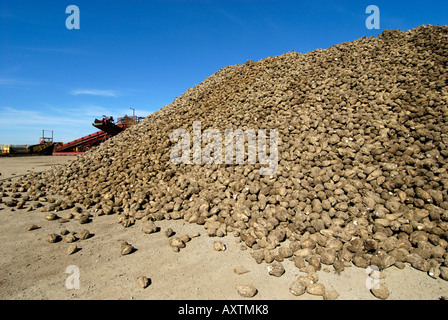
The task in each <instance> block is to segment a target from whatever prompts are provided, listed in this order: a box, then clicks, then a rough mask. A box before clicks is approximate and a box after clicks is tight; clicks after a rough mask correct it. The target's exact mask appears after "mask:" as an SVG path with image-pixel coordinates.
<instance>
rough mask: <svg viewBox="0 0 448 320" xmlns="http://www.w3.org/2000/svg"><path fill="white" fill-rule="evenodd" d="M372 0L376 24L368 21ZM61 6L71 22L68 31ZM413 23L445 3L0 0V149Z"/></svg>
mask: <svg viewBox="0 0 448 320" xmlns="http://www.w3.org/2000/svg"><path fill="white" fill-rule="evenodd" d="M372 4H373V5H377V7H378V8H379V9H380V29H379V30H377V29H368V28H367V27H366V19H367V18H368V17H369V15H370V14H367V13H366V8H367V7H368V6H369V5H372ZM69 5H76V6H77V7H78V8H79V13H80V15H79V22H80V25H79V27H80V28H79V29H67V27H66V20H67V18H69V16H70V13H66V8H67V6H69ZM69 20H70V21H71V22H74V20H71V19H69ZM422 24H433V25H436V24H438V25H447V24H448V1H446V0H443V1H431V0H426V1H396V0H394V1H392V0H389V1H377V0H369V1H364V0H356V1H327V0H324V1H319V0H315V1H311V0H306V1H300V0H296V1H289V0H285V1H282V0H277V1H275V0H258V1H257V0H239V1H238V0H226V1H213V0H209V1H206V0H191V1H187V0H183V1H182V0H165V1H162V0H141V1H137V0H126V1H125V0H101V1H100V0H88V1H87V0H53V1H48V0H39V1H36V0H1V1H0V144H35V143H38V142H39V137H40V136H41V135H42V130H43V129H45V130H53V131H54V137H55V141H61V142H68V141H71V140H74V139H77V138H80V137H82V136H84V135H87V134H90V133H93V132H95V131H97V130H96V128H94V127H93V126H92V122H93V121H94V119H95V118H101V117H102V115H108V116H110V115H111V116H113V117H114V118H117V117H120V116H123V115H125V114H127V115H132V110H131V109H130V108H134V109H135V110H136V114H137V115H138V116H147V115H148V114H150V113H152V112H154V111H156V110H158V109H160V108H161V107H163V106H164V105H167V104H169V103H171V102H172V101H173V100H174V98H175V97H177V96H180V95H181V94H182V93H183V92H185V91H186V90H187V89H188V88H191V87H194V86H195V85H196V84H199V83H200V82H202V81H203V80H204V79H205V78H206V77H208V76H210V75H212V74H213V73H214V72H216V71H218V70H219V69H221V68H223V67H225V66H227V65H234V64H241V63H244V62H246V61H247V60H254V61H258V60H260V59H263V58H266V57H268V56H275V55H280V54H283V53H285V52H289V51H297V52H301V53H306V52H309V51H312V50H314V49H317V48H322V49H325V48H328V47H330V46H332V45H335V44H337V43H340V42H347V41H353V40H355V39H358V38H361V37H362V36H371V35H374V36H377V35H378V34H379V33H381V32H382V31H384V30H385V29H401V30H408V29H411V28H415V27H417V26H419V25H422Z"/></svg>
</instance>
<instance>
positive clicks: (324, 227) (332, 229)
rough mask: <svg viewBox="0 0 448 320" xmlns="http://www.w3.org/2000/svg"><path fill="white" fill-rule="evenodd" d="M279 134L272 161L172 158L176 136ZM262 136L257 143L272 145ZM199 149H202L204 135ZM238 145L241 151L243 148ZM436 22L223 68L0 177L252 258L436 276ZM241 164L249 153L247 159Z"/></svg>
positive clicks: (442, 31)
mask: <svg viewBox="0 0 448 320" xmlns="http://www.w3.org/2000/svg"><path fill="white" fill-rule="evenodd" d="M194 121H200V122H201V129H202V130H206V129H208V128H213V129H218V130H220V132H222V134H223V136H224V131H225V130H226V129H242V130H246V129H254V130H255V131H257V130H258V129H266V130H267V132H269V130H272V129H276V130H278V167H277V170H276V172H275V174H272V175H261V174H260V168H261V167H262V166H263V165H262V164H260V163H255V164H249V163H247V161H246V162H245V163H244V164H225V163H223V164H193V163H191V164H177V165H176V164H174V163H173V162H172V161H171V159H170V154H171V149H172V148H173V146H174V145H175V142H174V141H171V139H170V135H171V133H172V132H173V131H174V130H176V129H179V128H183V129H186V130H187V131H188V132H189V133H192V129H193V122H194ZM268 141H269V140H268ZM202 144H203V147H205V146H206V145H207V143H206V142H205V141H202ZM246 144H247V143H246ZM447 147H448V27H446V26H430V25H424V26H420V27H418V28H415V29H412V30H408V31H400V30H386V31H384V32H383V33H382V34H380V35H379V36H378V37H370V38H367V37H363V38H361V39H358V40H355V41H353V42H347V43H341V44H338V45H335V46H332V47H330V48H328V49H325V50H321V49H317V50H314V51H312V52H309V53H307V54H300V53H297V52H289V53H285V54H283V55H280V56H276V57H268V58H265V59H263V60H260V61H258V62H253V61H248V62H246V63H244V64H242V65H235V66H228V67H225V68H223V69H221V70H219V71H218V72H216V73H215V74H213V75H212V76H210V77H208V78H206V79H205V80H204V81H203V82H202V83H201V84H199V85H196V86H195V87H194V88H191V89H188V90H187V91H186V92H185V93H184V94H183V95H181V96H180V97H177V98H176V99H175V100H174V101H173V102H172V103H171V104H169V105H167V106H165V107H163V108H161V109H160V110H159V111H157V112H155V113H154V114H151V115H149V116H148V117H147V118H146V119H145V120H144V121H142V122H141V123H139V124H138V125H135V126H133V127H131V128H130V129H128V130H126V131H124V132H123V133H121V134H119V135H118V136H116V137H113V138H111V139H109V140H108V141H106V142H104V143H103V144H101V145H100V146H98V147H96V148H95V149H92V150H91V151H89V152H87V153H85V154H84V155H83V156H81V157H79V158H78V159H77V160H75V161H73V162H71V163H69V164H67V165H65V166H60V167H55V168H53V169H51V170H49V171H47V172H43V173H40V174H33V175H30V176H28V177H26V178H22V179H21V180H19V181H18V182H14V183H11V185H10V187H11V188H13V189H14V190H16V191H17V190H19V189H20V191H22V192H26V193H27V194H28V197H27V198H28V199H29V200H33V199H34V200H36V199H39V198H41V197H42V196H49V195H59V196H60V200H59V201H55V202H53V203H51V204H49V206H50V207H49V208H50V210H62V209H66V208H69V207H73V206H82V207H83V208H84V210H85V212H89V211H90V212H91V213H92V219H93V222H94V220H95V219H96V218H97V216H99V215H101V214H106V215H108V214H116V215H118V216H119V217H120V218H119V220H120V221H121V222H123V221H131V223H127V226H129V225H130V226H131V227H132V225H135V226H137V227H138V224H144V223H145V221H157V220H161V219H184V220H185V221H188V222H190V223H197V224H199V225H203V227H204V228H205V232H206V233H207V234H208V235H209V236H217V237H222V236H225V235H234V236H236V237H240V239H241V241H242V243H244V245H245V246H247V247H249V248H250V249H249V252H250V253H251V254H252V256H253V257H254V258H255V259H256V260H257V262H258V263H262V262H263V261H264V262H266V263H271V262H273V261H274V260H277V261H282V260H283V259H292V260H293V261H294V262H295V264H296V265H297V266H298V267H303V266H305V265H312V266H313V267H315V268H316V269H319V268H320V267H321V265H322V264H324V265H328V266H333V267H334V269H336V271H338V272H339V271H342V270H343V269H344V267H346V266H347V265H348V264H351V263H353V264H354V265H356V266H358V267H362V268H366V267H368V266H371V265H375V266H377V267H378V268H379V269H380V270H382V269H385V268H388V267H391V266H395V267H398V268H403V267H405V265H406V263H409V264H410V265H411V266H412V267H413V268H415V269H418V270H421V271H424V272H427V273H428V274H429V275H430V276H432V277H434V278H439V277H441V278H443V279H445V280H448V254H447V250H448V249H447V248H448V193H447V191H448V171H447V170H448V161H447V159H448V149H447ZM246 156H247V154H246Z"/></svg>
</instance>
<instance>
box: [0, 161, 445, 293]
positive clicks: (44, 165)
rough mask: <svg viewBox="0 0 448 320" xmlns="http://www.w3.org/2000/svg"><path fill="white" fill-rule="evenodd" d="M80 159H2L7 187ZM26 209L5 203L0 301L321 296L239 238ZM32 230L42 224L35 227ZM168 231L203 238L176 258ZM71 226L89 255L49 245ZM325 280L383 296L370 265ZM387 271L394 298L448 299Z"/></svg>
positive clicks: (434, 286) (435, 288)
mask: <svg viewBox="0 0 448 320" xmlns="http://www.w3.org/2000/svg"><path fill="white" fill-rule="evenodd" d="M74 158H75V157H71V156H70V157H67V156H65V157H56V156H41V157H18V158H0V173H1V175H0V183H2V182H3V185H4V184H5V183H7V180H8V179H10V178H12V181H14V180H15V179H17V177H19V176H21V175H23V174H26V173H27V172H29V171H42V170H46V169H48V168H49V167H51V166H52V165H56V164H61V163H64V162H67V161H70V160H72V159H74ZM7 193H8V192H7ZM7 199H8V198H7V197H5V198H3V201H5V200H7ZM27 206H28V205H27ZM25 209H26V207H25V208H24V209H20V210H17V209H11V208H8V207H6V206H5V204H4V203H2V204H0V243H1V246H0V299H4V300H15V299H25V300H29V299H51V300H52V299H64V300H70V299H75V300H77V299H125V300H126V299H164V300H170V299H180V300H184V299H189V300H191V299H193V300H196V299H197V300H217V299H223V300H235V299H238V300H240V299H244V298H242V297H241V296H239V294H238V293H237V292H236V290H235V286H236V285H237V284H252V285H254V286H255V287H256V288H257V289H258V293H257V295H256V296H255V297H253V298H251V299H250V300H259V299H263V300H274V299H275V300H277V299H288V300H311V299H313V300H321V299H322V297H321V296H313V295H310V294H308V293H305V294H304V295H302V296H299V297H296V296H294V295H292V294H291V293H290V292H289V290H288V289H289V286H290V285H291V283H293V282H294V281H295V280H296V279H297V277H298V276H300V275H305V274H304V273H302V272H300V271H299V269H297V268H296V267H295V266H294V264H293V262H292V261H289V260H285V261H283V265H284V267H285V269H286V272H285V274H284V275H282V276H281V277H278V278H277V277H273V276H270V275H269V274H268V272H267V269H266V267H267V264H266V263H262V264H257V263H256V262H255V260H254V259H253V258H252V257H251V256H250V251H249V250H242V246H241V243H239V242H238V241H237V238H235V237H234V236H232V235H228V236H226V237H223V238H211V237H208V236H207V235H206V233H205V232H204V229H203V228H202V227H201V226H198V225H195V224H188V223H186V222H184V221H180V220H176V221H174V220H169V221H160V222H156V224H157V226H158V227H159V228H160V231H159V232H156V233H153V234H149V235H148V234H144V233H143V232H142V231H141V222H140V221H137V222H136V223H135V224H134V225H132V226H131V227H128V228H124V227H123V226H122V225H121V224H118V223H117V221H116V219H117V218H116V216H114V215H109V216H96V217H93V220H92V222H90V223H87V224H82V225H81V224H80V223H79V222H78V221H76V220H70V221H69V222H67V223H59V222H58V221H57V220H56V221H47V220H45V219H44V215H45V214H44V213H42V212H40V211H39V210H33V211H29V212H27V211H26V210H25ZM63 214H64V212H59V213H58V215H63ZM30 224H36V225H38V226H39V227H40V228H39V229H36V230H33V231H26V228H27V226H28V225H30ZM167 228H172V229H173V230H174V231H175V232H176V234H177V235H179V236H181V235H183V234H188V235H193V234H194V233H195V232H199V233H201V235H200V236H199V237H196V238H193V239H192V240H191V241H190V242H188V243H187V245H186V248H184V249H181V251H180V252H178V253H176V252H174V251H172V249H171V247H170V246H169V245H168V238H167V237H166V236H165V230H166V229H167ZM63 229H67V230H69V231H81V230H82V229H87V230H89V232H90V233H92V234H93V236H92V237H90V238H89V239H86V240H78V241H77V242H75V243H74V244H76V245H77V246H78V247H79V248H80V250H79V251H78V252H76V253H74V254H72V255H68V254H67V248H68V246H69V245H70V244H68V243H66V242H65V241H60V242H57V243H48V242H47V241H46V240H45V238H46V236H47V235H48V234H50V233H60V232H61V231H62V230H63ZM120 240H126V241H127V242H129V243H130V244H132V245H133V246H134V247H135V248H136V249H137V250H136V251H135V252H133V253H131V254H129V255H125V256H121V255H120V250H119V241H120ZM217 240H220V241H222V242H223V243H225V244H226V246H227V250H225V251H221V252H217V251H215V250H214V249H213V243H214V242H215V241H217ZM73 266H75V267H73ZM236 266H243V267H245V268H247V269H248V270H250V272H248V273H245V274H242V275H237V274H236V273H234V268H235V267H236ZM72 270H75V271H72ZM76 272H78V274H79V287H78V288H77V287H74V285H73V284H76V282H70V281H68V280H71V279H73V278H75V276H76V274H77V273H76ZM317 274H318V276H319V282H321V283H322V284H324V285H325V287H326V288H327V289H334V290H336V291H337V292H338V293H339V298H338V299H344V300H369V299H376V298H375V297H374V296H373V295H372V294H371V293H370V291H369V289H368V288H367V286H366V282H367V283H371V281H370V278H368V276H367V273H366V270H365V269H362V268H357V267H355V266H352V267H348V268H346V269H345V270H344V271H343V272H342V273H341V274H336V273H335V272H334V269H333V267H328V266H324V268H323V269H322V270H321V271H318V272H317ZM383 274H384V276H385V278H383V279H381V280H379V281H380V282H381V283H383V284H385V285H386V286H387V287H388V289H389V291H390V296H389V298H388V299H397V300H401V299H422V300H434V299H439V298H440V297H441V296H447V295H448V281H444V280H442V279H440V278H439V279H433V278H431V277H429V276H428V275H427V274H425V273H423V272H421V271H417V270H415V269H413V268H411V267H410V266H409V265H406V267H405V269H403V270H399V269H397V268H395V267H391V268H388V269H386V270H385V271H383ZM142 275H144V276H146V277H148V278H150V279H151V284H150V285H149V286H148V287H147V288H145V289H143V288H141V287H139V286H138V285H137V282H136V278H137V277H139V276H142Z"/></svg>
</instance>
